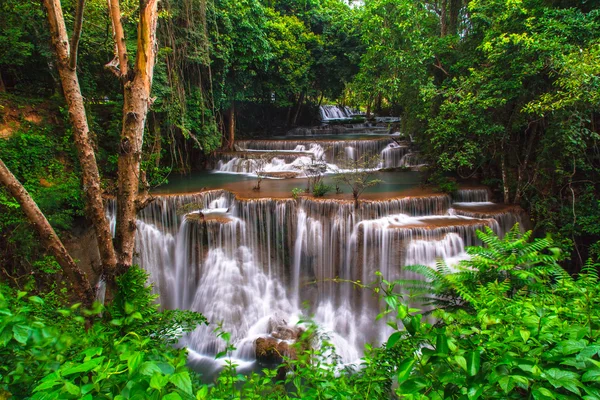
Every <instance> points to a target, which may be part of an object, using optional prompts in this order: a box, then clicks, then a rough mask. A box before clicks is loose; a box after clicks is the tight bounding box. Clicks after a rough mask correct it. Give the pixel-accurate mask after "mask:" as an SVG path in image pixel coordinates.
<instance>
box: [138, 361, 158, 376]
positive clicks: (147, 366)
mask: <svg viewBox="0 0 600 400" xmlns="http://www.w3.org/2000/svg"><path fill="white" fill-rule="evenodd" d="M155 372H157V373H159V374H161V373H162V370H161V369H160V367H159V366H158V365H157V364H156V363H155V362H154V361H145V362H144V363H142V365H141V366H140V374H142V375H146V376H152V375H153V374H154V373H155Z"/></svg>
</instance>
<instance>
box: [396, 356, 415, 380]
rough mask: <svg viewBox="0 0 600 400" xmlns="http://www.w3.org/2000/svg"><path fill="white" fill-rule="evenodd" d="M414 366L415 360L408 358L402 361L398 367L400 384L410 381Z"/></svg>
mask: <svg viewBox="0 0 600 400" xmlns="http://www.w3.org/2000/svg"><path fill="white" fill-rule="evenodd" d="M414 365H415V359H414V358H406V359H404V360H402V362H401V363H400V365H399V366H398V383H402V382H404V381H405V380H407V379H408V377H409V376H410V373H411V371H412V369H413V366H414Z"/></svg>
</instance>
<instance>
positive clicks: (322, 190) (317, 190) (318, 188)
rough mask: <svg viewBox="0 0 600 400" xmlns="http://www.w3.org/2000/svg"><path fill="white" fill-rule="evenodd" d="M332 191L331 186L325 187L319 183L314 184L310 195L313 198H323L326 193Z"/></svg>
mask: <svg viewBox="0 0 600 400" xmlns="http://www.w3.org/2000/svg"><path fill="white" fill-rule="evenodd" d="M333 189H334V188H333V186H331V185H326V184H325V183H324V182H322V181H321V182H317V183H315V185H314V186H313V189H312V193H313V196H315V197H323V196H325V195H326V194H327V193H329V192H331V191H332V190H333Z"/></svg>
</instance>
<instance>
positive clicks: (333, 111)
mask: <svg viewBox="0 0 600 400" xmlns="http://www.w3.org/2000/svg"><path fill="white" fill-rule="evenodd" d="M319 112H320V114H321V120H322V121H323V122H327V121H336V120H345V119H352V117H353V116H355V115H363V114H361V113H360V112H359V111H357V110H353V109H351V108H350V107H348V106H336V105H323V106H320V107H319Z"/></svg>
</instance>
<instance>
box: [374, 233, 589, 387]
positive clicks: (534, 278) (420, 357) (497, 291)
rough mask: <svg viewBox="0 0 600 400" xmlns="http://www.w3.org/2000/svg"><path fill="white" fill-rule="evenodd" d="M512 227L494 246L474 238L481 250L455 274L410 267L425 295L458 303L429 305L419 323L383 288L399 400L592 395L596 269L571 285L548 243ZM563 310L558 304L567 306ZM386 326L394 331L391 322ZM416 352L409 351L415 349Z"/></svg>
mask: <svg viewBox="0 0 600 400" xmlns="http://www.w3.org/2000/svg"><path fill="white" fill-rule="evenodd" d="M529 235H530V233H528V234H525V235H523V236H521V235H519V234H517V231H516V230H514V231H513V232H512V233H511V234H510V235H509V237H508V238H506V239H504V240H500V239H498V238H495V237H494V235H493V234H492V233H490V232H488V233H485V234H481V235H480V236H481V238H482V239H484V241H485V242H486V244H488V247H486V248H471V249H470V253H471V254H472V255H473V256H474V258H473V261H472V262H470V261H465V262H463V264H462V267H461V268H459V270H458V271H456V272H454V271H451V270H449V269H448V268H447V267H444V266H441V265H440V266H438V269H437V270H432V271H429V272H426V268H425V267H423V268H418V269H417V270H418V271H420V272H422V273H424V274H425V275H426V276H427V277H429V278H431V285H432V286H433V287H435V293H449V292H453V293H455V294H456V299H457V300H458V304H459V306H460V307H458V308H442V309H436V311H434V313H433V315H434V316H435V318H436V320H437V322H436V323H435V324H431V323H428V322H424V321H423V315H422V314H421V313H420V312H419V311H418V310H411V309H409V308H408V307H407V306H405V305H404V304H402V302H401V301H397V300H398V299H397V297H395V296H394V295H391V290H392V289H393V287H394V286H395V285H396V284H397V283H389V286H387V288H386V293H387V294H388V296H391V297H392V299H396V300H394V301H391V302H390V301H388V304H391V306H390V309H389V311H390V312H393V314H394V315H395V316H396V318H397V320H398V322H402V324H403V328H400V329H398V330H397V332H395V333H393V334H392V335H391V336H390V338H389V339H388V342H387V345H386V350H383V351H382V354H383V357H384V358H385V359H387V360H390V359H392V358H391V357H395V356H397V355H400V360H399V361H397V362H396V364H395V367H396V375H395V376H397V380H398V383H399V387H398V389H396V393H397V394H398V395H400V396H406V398H428V399H447V398H448V399H449V398H473V399H477V398H485V399H495V398H498V399H500V398H502V399H512V398H515V399H516V398H523V397H528V398H534V399H554V398H562V399H569V398H572V399H575V398H582V397H583V398H590V399H592V398H596V397H598V393H599V392H598V391H599V390H600V387H599V386H598V381H597V379H596V378H595V375H596V373H597V372H596V370H597V369H598V362H599V357H598V349H599V347H598V334H599V333H600V331H599V328H600V325H599V323H600V314H599V313H598V310H597V305H598V299H599V297H598V294H599V293H598V290H599V289H600V282H599V281H598V273H597V268H598V266H597V265H593V264H591V263H588V264H587V266H586V268H584V270H583V271H582V273H581V274H580V276H579V277H578V278H577V279H573V278H571V277H570V276H569V275H568V274H567V273H566V272H564V271H563V270H562V269H560V267H558V266H557V265H556V261H555V256H553V255H543V254H542V250H544V249H546V248H548V246H550V245H551V242H550V241H549V240H548V239H542V240H536V241H533V242H528V241H527V239H529ZM567 305H568V306H567ZM394 326H395V325H394ZM416 349H420V350H419V351H415V350H416Z"/></svg>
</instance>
